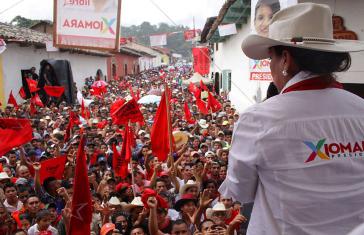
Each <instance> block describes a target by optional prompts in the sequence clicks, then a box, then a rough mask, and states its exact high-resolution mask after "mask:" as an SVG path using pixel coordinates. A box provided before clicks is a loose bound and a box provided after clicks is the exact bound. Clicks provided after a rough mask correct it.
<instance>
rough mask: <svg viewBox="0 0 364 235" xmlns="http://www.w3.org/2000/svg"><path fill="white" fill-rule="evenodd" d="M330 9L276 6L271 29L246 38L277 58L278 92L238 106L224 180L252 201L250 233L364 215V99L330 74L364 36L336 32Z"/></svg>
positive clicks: (227, 192)
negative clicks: (341, 36) (346, 37)
mask: <svg viewBox="0 0 364 235" xmlns="http://www.w3.org/2000/svg"><path fill="white" fill-rule="evenodd" d="M331 17H332V13H331V11H330V8H329V7H328V6H326V5H319V4H313V3H303V4H297V5H295V6H293V7H289V8H286V9H284V10H282V11H280V12H278V13H276V14H275V15H274V17H273V18H272V24H271V25H270V28H269V31H270V32H269V37H268V38H267V37H263V36H258V35H250V36H248V37H247V38H246V39H245V40H244V42H243V44H242V48H243V51H244V53H245V54H246V55H247V56H248V57H250V58H253V59H257V60H259V59H264V58H268V57H270V58H271V65H270V66H271V73H272V77H273V81H274V83H275V85H276V86H277V88H278V90H279V91H280V92H281V94H279V95H277V96H275V97H272V98H270V99H268V100H266V101H265V102H263V103H260V104H257V105H254V106H253V107H251V108H249V109H248V110H246V111H245V112H244V113H242V114H241V116H240V118H239V121H238V122H237V123H236V126H235V131H234V136H233V142H232V149H231V151H230V154H229V168H228V173H227V177H226V180H225V181H224V183H223V184H222V186H221V187H220V193H221V194H222V195H224V196H231V197H233V199H234V200H238V201H240V202H243V203H245V202H253V201H254V208H253V212H252V216H251V220H250V224H249V227H248V234H254V235H259V234H270V235H279V234H294V235H300V234H315V235H319V234H330V235H332V234H347V233H348V232H349V231H351V230H352V229H353V228H354V227H355V226H357V225H358V224H360V223H362V222H363V221H364V181H363V178H364V146H363V145H364V116H363V114H364V100H363V99H361V98H360V97H358V96H355V95H353V94H351V93H349V92H347V91H344V90H343V89H342V86H341V84H339V83H338V82H336V81H335V79H334V77H333V73H335V72H339V71H340V72H341V71H345V70H347V69H348V68H349V67H350V55H349V53H348V52H349V51H359V50H364V43H362V42H358V41H356V42H354V41H353V42H350V41H345V42H342V41H336V40H333V33H332V21H331ZM317 22H321V23H320V24H318V23H317Z"/></svg>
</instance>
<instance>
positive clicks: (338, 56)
mask: <svg viewBox="0 0 364 235" xmlns="http://www.w3.org/2000/svg"><path fill="white" fill-rule="evenodd" d="M273 49H274V51H275V53H276V54H277V55H278V56H281V55H282V53H283V51H284V50H287V51H289V53H290V54H291V55H292V57H293V59H294V62H295V63H296V65H297V66H298V68H299V70H300V71H309V72H311V73H314V74H320V75H328V76H330V77H332V76H333V73H335V72H343V71H346V70H348V69H349V68H350V65H351V57H350V54H349V53H347V52H326V51H315V50H308V49H303V48H296V47H287V46H274V47H273Z"/></svg>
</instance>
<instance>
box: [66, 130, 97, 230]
mask: <svg viewBox="0 0 364 235" xmlns="http://www.w3.org/2000/svg"><path fill="white" fill-rule="evenodd" d="M84 146H85V137H84V136H83V135H82V137H81V141H80V144H79V146H78V152H77V159H76V170H75V178H74V184H73V197H72V216H71V221H70V227H69V234H72V235H84V234H90V233H91V231H90V230H91V229H90V228H91V226H90V223H91V220H92V203H91V191H90V185H89V181H88V175H87V165H86V156H85V150H84Z"/></svg>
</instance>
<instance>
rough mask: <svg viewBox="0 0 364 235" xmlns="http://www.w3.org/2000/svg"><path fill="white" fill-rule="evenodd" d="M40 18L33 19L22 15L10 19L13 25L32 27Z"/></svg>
mask: <svg viewBox="0 0 364 235" xmlns="http://www.w3.org/2000/svg"><path fill="white" fill-rule="evenodd" d="M38 22H39V20H31V19H28V18H25V17H22V16H19V15H18V16H15V17H14V19H12V20H11V21H10V24H11V25H14V26H19V27H24V28H30V27H31V26H33V25H34V24H36V23H38Z"/></svg>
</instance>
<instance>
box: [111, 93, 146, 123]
mask: <svg viewBox="0 0 364 235" xmlns="http://www.w3.org/2000/svg"><path fill="white" fill-rule="evenodd" d="M124 102H125V101H124ZM110 111H111V118H112V120H113V123H114V124H116V125H125V124H127V123H128V122H129V120H130V121H131V122H133V123H134V122H140V123H144V117H143V114H142V113H141V112H140V109H139V105H138V103H137V102H136V101H135V99H131V100H129V101H128V102H126V103H123V101H122V100H119V101H117V102H115V103H114V104H113V105H112V106H111V108H110Z"/></svg>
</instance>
